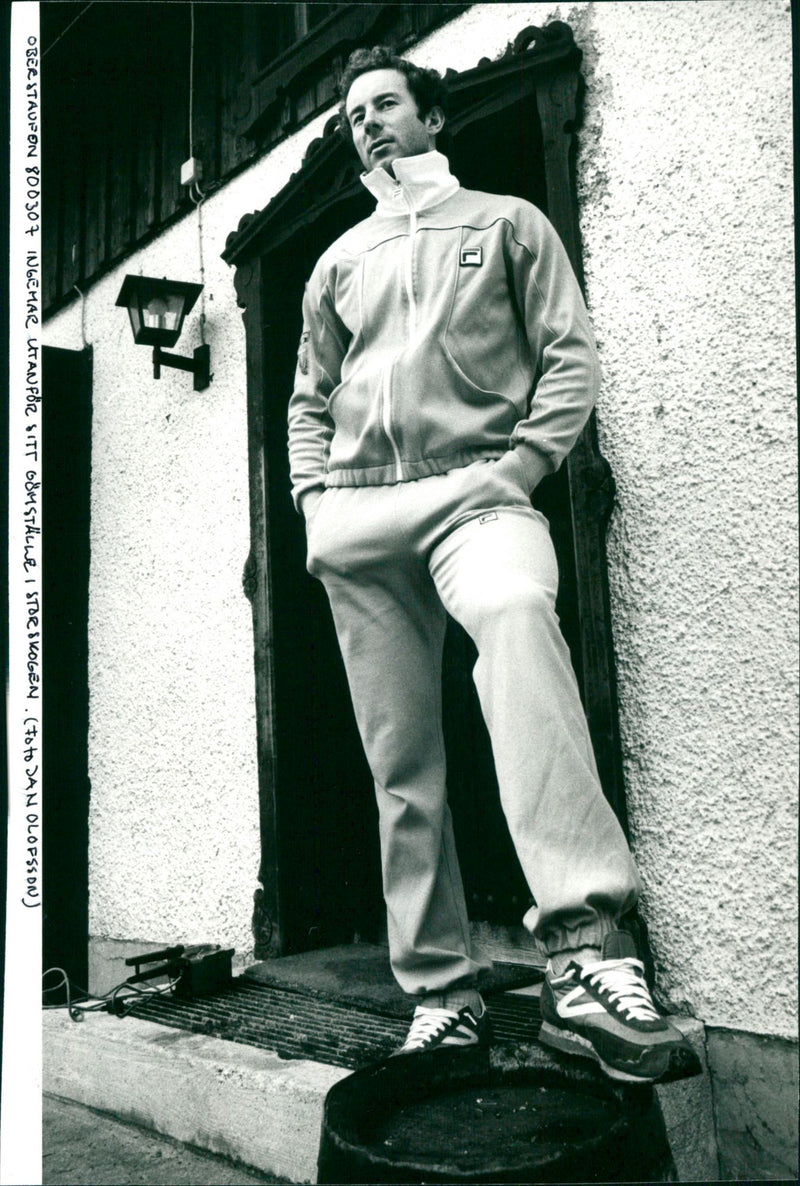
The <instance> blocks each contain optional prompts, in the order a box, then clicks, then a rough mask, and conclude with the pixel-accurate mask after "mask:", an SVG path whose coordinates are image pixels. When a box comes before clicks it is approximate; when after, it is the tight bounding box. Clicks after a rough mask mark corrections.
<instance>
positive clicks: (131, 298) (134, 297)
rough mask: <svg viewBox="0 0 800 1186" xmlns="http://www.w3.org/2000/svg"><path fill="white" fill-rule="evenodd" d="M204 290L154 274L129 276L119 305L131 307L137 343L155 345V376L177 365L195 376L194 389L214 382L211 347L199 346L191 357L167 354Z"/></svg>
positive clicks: (132, 324)
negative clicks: (154, 275) (167, 348)
mask: <svg viewBox="0 0 800 1186" xmlns="http://www.w3.org/2000/svg"><path fill="white" fill-rule="evenodd" d="M202 291H203V285H202V284H188V283H185V282H184V281H182V280H166V279H165V280H156V279H155V278H154V277H152V276H126V277H125V279H124V281H123V282H122V288H121V289H120V290H119V296H118V297H117V302H116V303H117V304H118V305H121V306H123V308H126V309H127V310H128V316H129V317H130V319H131V329H132V330H133V340H134V342H135V343H136V344H137V346H152V347H153V377H154V378H156V379H160V378H161V367H162V366H167V367H177V368H178V370H181V371H189V372H190V374H192V375H194V389H195V391H204V390H205V389H206V387H208V385H209V383H210V382H211V349H210V347H209V346H208V345H203V346H198V347H197V349H196V350H195V352H194V355H193V357H192V358H185V357H184V356H183V355H180V354H167V353H166V351H165V349H164V348H165V347H166V346H174V345H175V343H176V342H177V340H178V338H179V337H180V335H181V329H182V328H183V319H184V317H185V316H186V314H187V313H188V312H189V310H190V309H191V308H192V306H193V305H194V303H195V301H196V300H197V298H198V297H199V295H200V293H201V292H202Z"/></svg>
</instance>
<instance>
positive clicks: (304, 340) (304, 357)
mask: <svg viewBox="0 0 800 1186" xmlns="http://www.w3.org/2000/svg"><path fill="white" fill-rule="evenodd" d="M310 336H311V331H310V330H307V329H304V330H303V332H302V334H301V336H300V345H299V347H298V349H297V361H298V363H299V365H300V371H301V374H303V375H307V374H308V339H309V337H310Z"/></svg>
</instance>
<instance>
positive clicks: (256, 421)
mask: <svg viewBox="0 0 800 1186" xmlns="http://www.w3.org/2000/svg"><path fill="white" fill-rule="evenodd" d="M234 283H235V286H236V295H237V303H238V305H239V307H240V308H241V309H242V310H243V313H242V320H243V322H244V327H245V343H246V358H247V447H248V448H247V451H248V459H249V460H248V468H249V486H250V554H249V555H248V557H247V560H246V561H245V566H244V574H243V586H244V592H245V595H246V596H247V598H248V600H249V601H250V605H251V609H252V615H253V637H254V667H255V682H256V745H257V752H258V789H259V795H258V800H259V828H260V837H261V866H260V869H259V874H258V879H259V881H260V882H261V887H262V888H261V889H258V890H256V893H255V906H254V913H253V933H254V937H255V956H256V958H257V959H267V958H269V957H271V956H275V955H280V954H281V953H282V949H283V936H282V928H281V919H282V902H281V891H280V883H279V868H280V863H279V859H278V843H279V842H278V837H279V828H278V798H277V778H276V755H275V746H274V728H273V722H274V719H275V670H274V642H273V640H274V627H273V618H272V603H271V596H270V588H271V571H272V563H271V556H270V544H269V540H270V535H269V531H268V523H269V486H268V474H267V454H266V449H265V440H266V435H265V434H266V425H265V418H264V398H263V382H264V375H265V374H266V369H267V364H266V358H265V350H264V330H263V326H264V316H265V314H264V298H263V283H262V271H261V261H260V260H259V259H255V260H253V261H252V262H251V263H249V264H246V265H244V266H242V267H240V268H238V269H237V271H236V276H235V280H234Z"/></svg>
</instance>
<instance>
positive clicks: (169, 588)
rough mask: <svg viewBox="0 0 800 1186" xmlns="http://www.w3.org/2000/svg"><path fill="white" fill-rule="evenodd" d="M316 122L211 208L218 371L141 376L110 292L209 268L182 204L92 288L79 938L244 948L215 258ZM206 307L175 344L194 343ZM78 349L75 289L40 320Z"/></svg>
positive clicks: (245, 625) (249, 834)
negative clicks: (198, 376) (84, 889)
mask: <svg viewBox="0 0 800 1186" xmlns="http://www.w3.org/2000/svg"><path fill="white" fill-rule="evenodd" d="M320 126H321V125H319V121H318V122H317V125H312V126H310V127H309V128H308V129H306V130H305V131H304V133H303V135H302V137H297V138H295V139H294V141H288V142H287V143H286V144H284V145H282V146H281V148H280V149H279V150H278V151H277V152H276V153H274V154H273V156H272V157H271V158H270V161H269V163H266V162H261V163H260V164H259V165H258V166H256V167H255V168H253V169H251V170H249V171H248V172H247V173H246V174H244V175H242V176H241V177H240V178H238V179H236V180H235V181H234V182H232V183H231V184H229V185H228V186H227V187H226V188H225V189H224V190H222V191H221V192H220V193H219V194H217V195H216V196H214V197H212V198H210V199H209V200H208V202H207V203H205V204H204V205H203V207H202V213H201V218H202V244H203V256H204V263H205V284H206V289H205V297H206V302H205V311H206V330H205V333H206V339H207V341H208V342H209V343H210V346H211V369H212V372H213V375H214V378H213V381H212V383H211V385H210V386H209V387H208V388H207V389H206V390H205V391H203V392H199V393H198V392H195V391H194V390H193V384H192V378H191V376H190V375H187V374H185V373H183V372H181V371H177V370H169V369H166V368H164V369H163V370H162V373H161V379H160V380H159V381H155V380H154V379H153V375H152V365H151V354H152V351H151V350H150V348H148V347H143V346H135V345H134V343H133V336H132V334H131V331H130V326H129V322H128V316H127V313H126V312H125V311H124V310H123V309H117V308H115V307H114V302H115V300H116V298H117V294H118V292H119V289H120V285H121V283H122V278H123V276H124V275H125V273H127V272H133V273H136V272H141V273H142V274H144V275H146V276H147V275H152V276H170V277H172V278H175V279H181V280H199V279H200V255H199V242H200V240H199V220H198V216H197V215H196V214H193V215H191V216H189V217H187V218H186V219H184V220H183V221H182V222H180V223H179V224H177V225H176V226H175V227H173V228H172V229H171V230H169V231H168V232H167V233H166V234H164V235H162V236H161V237H160V238H159V239H158V240H157V241H156V242H154V243H152V244H151V245H149V246H148V247H146V248H145V249H143V250H142V251H140V252H138V253H137V254H135V255H134V256H133V257H132V258H130V259H128V260H126V261H125V262H124V263H123V265H122V266H121V267H120V268H118V269H116V270H115V271H114V272H112V273H111V274H110V275H109V276H107V277H106V278H104V279H103V280H101V281H100V282H98V283H97V284H96V285H94V286H93V287H92V288H91V290H90V291H89V293H88V294H87V300H86V308H85V318H84V319H85V334H86V338H87V340H88V341H89V342H90V343H92V345H93V348H94V390H93V402H94V423H93V431H92V449H93V457H92V520H91V548H92V557H91V576H90V608H89V615H90V622H89V643H90V656H89V679H90V696H91V701H90V737H89V751H90V754H89V762H90V777H91V783H92V797H91V813H90V932H91V933H92V934H93V935H98V936H108V937H111V938H124V939H140V940H144V941H148V942H156V943H159V942H167V941H168V942H181V941H183V942H198V941H202V940H207V941H210V942H220V943H224V944H228V945H233V946H235V947H236V949H237V953H239V954H240V955H244V956H245V957H246V956H247V953H248V952H249V953H250V955H251V956H252V943H253V940H252V935H251V932H250V918H251V914H252V897H253V891H254V889H255V888H256V885H257V880H256V879H257V876H258V866H259V860H260V847H259V830H258V788H257V772H256V739H255V704H254V700H255V693H254V679H253V641H252V627H251V618H250V606H249V603H248V602H247V600H246V598H245V597H244V594H243V592H242V586H241V575H242V568H243V565H244V562H245V559H246V557H247V554H248V551H249V546H250V543H249V537H250V527H249V507H248V487H247V423H246V419H247V417H246V413H247V394H246V393H247V388H246V370H245V356H244V347H245V343H244V331H243V327H242V321H241V311H240V310H239V309H238V308H237V307H236V303H235V294H234V290H233V274H232V272H231V270H230V269H229V268H228V267H227V265H226V264H224V263H223V261H222V260H221V259H220V258H219V256H220V252H221V251H222V250H223V248H224V246H225V239H226V236H227V235H228V233H229V232H230V231H231V230H232V229H234V228H235V227H236V225H237V223H238V221H239V219H240V218H241V216H242V215H243V214H245V213H246V212H248V211H251V210H255V209H258V208H260V207H262V206H264V205H265V204H266V203H267V202H268V201H269V199H270V197H272V195H273V194H274V193H276V192H277V191H278V190H279V189H280V188H281V187H282V186H283V185H284V184H285V183H286V181H287V180H288V179H289V176H290V174H291V172H292V171H293V170H294V169H296V168H297V167H298V164H299V161H300V159H301V157H302V153H303V151H304V148H305V145H306V143H307V142H308V140H309V139H310V138H311V137H312V136H313V135H315V134H317V135H318V134H319V130H320ZM199 317H200V303H199V302H198V304H197V305H196V306H195V309H194V310H193V311H192V313H191V314H190V315H189V318H188V319H187V322H186V325H185V327H184V331H183V334H182V335H181V338H180V340H179V342H178V344H177V346H176V347H175V352H176V353H179V354H187V355H190V354H191V352H192V350H193V349H194V347H195V346H196V345H198V344H199V342H200V330H199V324H200V323H199ZM45 341H46V342H47V343H48V344H49V345H54V346H63V347H65V348H67V349H79V348H80V346H81V341H82V337H81V306H80V302H79V301H77V300H76V301H75V302H74V303H73V304H72V305H70V306H69V307H68V308H67V309H65V310H64V311H62V312H61V313H59V314H58V315H57V316H56V317H54V318H53V319H52V320H51V321H50V322H49V323H48V325H47V327H46V332H45Z"/></svg>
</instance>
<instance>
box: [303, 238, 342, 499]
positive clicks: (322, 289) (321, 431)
mask: <svg viewBox="0 0 800 1186" xmlns="http://www.w3.org/2000/svg"><path fill="white" fill-rule="evenodd" d="M348 338H349V334H348V332H347V330H346V329H345V327H344V325H343V324H342V322H341V320H340V319H339V317H338V316H337V315H336V310H335V308H334V305H333V300H332V297H331V293H330V284H329V277H328V271H327V269H326V268H325V266H324V263H323V260H320V262H319V263H318V264H317V266H316V268H315V269H314V272H313V273H312V275H311V279H310V280H309V282H308V284H307V285H306V290H305V295H304V298H303V332H302V335H301V337H300V346H299V349H298V351H297V368H296V370H295V379H294V391H293V393H292V397H291V399H290V400H289V468H290V474H291V483H292V498H293V499H294V504H295V507H296V508H297V509H298V511H300V510H302V506H301V504H302V501H303V499H304V497H305V496H306V494H308V493H309V492H311V491H312V490H315V491H317V492H318V493H321V492H322V491H323V490H324V488H325V472H326V469H327V463H328V453H329V451H330V444H331V440H332V438H333V428H334V425H333V420H332V419H331V416H330V413H329V411H328V400H329V398H330V395H331V392H332V391H333V389H334V388H335V387H336V386H337V385H338V383H339V381H340V376H341V366H342V360H343V358H344V356H345V353H346V350H347V344H348Z"/></svg>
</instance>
